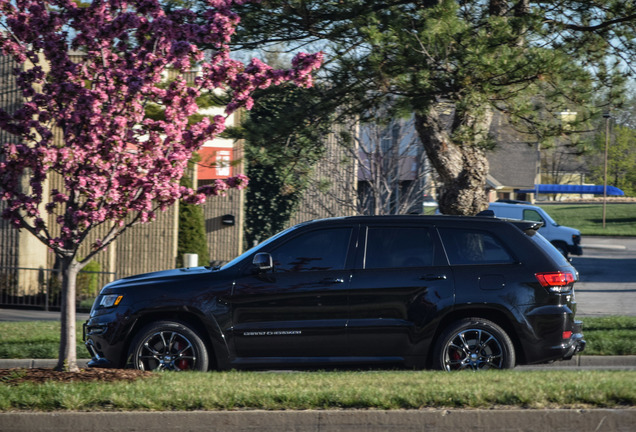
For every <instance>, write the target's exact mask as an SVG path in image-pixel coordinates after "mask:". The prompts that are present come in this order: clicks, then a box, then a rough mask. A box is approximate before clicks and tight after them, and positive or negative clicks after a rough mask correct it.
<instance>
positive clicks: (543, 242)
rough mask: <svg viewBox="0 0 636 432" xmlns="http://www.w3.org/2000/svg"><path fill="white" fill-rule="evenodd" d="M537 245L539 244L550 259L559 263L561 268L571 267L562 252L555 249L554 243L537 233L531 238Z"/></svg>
mask: <svg viewBox="0 0 636 432" xmlns="http://www.w3.org/2000/svg"><path fill="white" fill-rule="evenodd" d="M530 240H532V241H533V242H534V243H535V244H537V245H538V246H539V247H540V248H541V249H543V250H544V251H545V252H546V253H547V254H548V255H550V257H551V258H552V259H553V260H554V261H556V262H557V263H558V265H560V266H564V265H569V264H570V262H569V261H568V260H567V258H565V257H564V256H563V254H562V253H561V252H559V250H558V249H557V248H555V247H554V245H553V244H552V243H550V242H549V241H548V240H547V239H546V238H545V237H543V236H542V235H541V234H539V233H536V234H535V235H533V236H531V237H530Z"/></svg>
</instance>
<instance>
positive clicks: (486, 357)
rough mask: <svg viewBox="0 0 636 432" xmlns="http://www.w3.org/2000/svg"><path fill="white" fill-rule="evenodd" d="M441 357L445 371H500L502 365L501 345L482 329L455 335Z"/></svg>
mask: <svg viewBox="0 0 636 432" xmlns="http://www.w3.org/2000/svg"><path fill="white" fill-rule="evenodd" d="M443 356H444V368H445V369H446V370H447V371H454V370H465V369H467V370H486V369H501V368H502V366H503V363H504V351H503V348H502V346H501V343H499V340H498V339H497V338H496V337H495V336H493V335H492V334H491V333H490V332H488V331H486V330H482V329H467V330H463V331H461V332H459V333H457V334H456V335H455V336H453V338H452V339H451V340H450V342H449V343H448V344H447V345H446V348H445V349H444V353H443Z"/></svg>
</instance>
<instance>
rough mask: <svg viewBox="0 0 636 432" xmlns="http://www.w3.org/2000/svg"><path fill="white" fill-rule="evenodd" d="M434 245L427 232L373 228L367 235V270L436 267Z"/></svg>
mask: <svg viewBox="0 0 636 432" xmlns="http://www.w3.org/2000/svg"><path fill="white" fill-rule="evenodd" d="M434 256H435V243H434V242H433V240H432V238H431V233H430V230H429V229H428V228H419V227H371V228H369V231H368V233H367V250H366V256H365V264H364V267H365V268H367V269H371V268H386V267H392V268H395V267H422V266H431V265H433V260H434Z"/></svg>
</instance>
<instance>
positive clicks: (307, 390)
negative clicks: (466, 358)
mask: <svg viewBox="0 0 636 432" xmlns="http://www.w3.org/2000/svg"><path fill="white" fill-rule="evenodd" d="M17 374H19V371H16V375H17ZM634 382H636V372H630V371H542V372H538V371H514V370H512V371H490V372H483V373H473V372H459V373H447V372H435V371H336V372H325V371H314V372H247V371H244V372H207V373H205V372H192V373H170V372H164V373H153V374H150V376H149V377H146V378H141V379H138V380H136V381H133V382H127V381H126V382H108V383H103V382H98V383H78V382H67V383H56V382H46V383H44V384H33V383H24V384H12V382H11V377H9V378H7V379H5V380H2V383H0V411H4V412H6V411H60V410H61V411H191V410H246V409H262V410H308V409H319V410H321V409H381V410H395V409H422V408H504V409H505V408H527V409H545V408H570V409H584V408H627V407H633V406H635V405H636V386H634Z"/></svg>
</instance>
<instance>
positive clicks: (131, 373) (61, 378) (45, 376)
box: [0, 368, 152, 385]
mask: <svg viewBox="0 0 636 432" xmlns="http://www.w3.org/2000/svg"><path fill="white" fill-rule="evenodd" d="M149 376H152V372H148V371H140V370H136V369H80V371H79V372H59V371H56V370H54V369H48V368H32V369H24V368H14V369H0V384H7V385H16V384H21V383H26V382H32V383H37V384H42V383H45V382H49V381H54V382H96V381H101V382H115V381H135V380H137V379H140V378H146V377H149Z"/></svg>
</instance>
